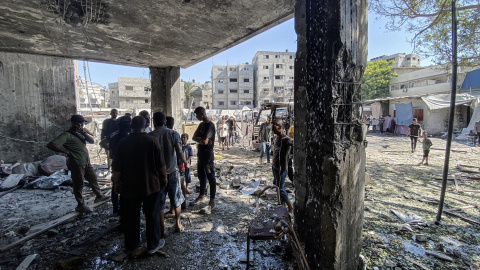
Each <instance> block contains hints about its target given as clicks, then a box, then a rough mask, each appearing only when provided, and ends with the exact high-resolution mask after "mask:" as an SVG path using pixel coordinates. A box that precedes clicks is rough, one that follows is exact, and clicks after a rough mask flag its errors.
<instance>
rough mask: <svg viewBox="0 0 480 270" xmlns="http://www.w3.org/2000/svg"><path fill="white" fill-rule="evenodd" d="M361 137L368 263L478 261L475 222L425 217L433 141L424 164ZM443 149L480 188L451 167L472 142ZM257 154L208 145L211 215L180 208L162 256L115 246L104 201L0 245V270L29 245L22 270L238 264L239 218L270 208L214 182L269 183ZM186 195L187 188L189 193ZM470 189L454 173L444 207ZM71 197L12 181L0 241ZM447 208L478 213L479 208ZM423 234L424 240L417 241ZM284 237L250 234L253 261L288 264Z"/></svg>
mask: <svg viewBox="0 0 480 270" xmlns="http://www.w3.org/2000/svg"><path fill="white" fill-rule="evenodd" d="M368 141H369V144H368V147H367V172H368V173H369V174H370V175H371V178H372V181H371V182H370V183H369V184H368V185H367V187H366V196H365V221H364V234H363V244H362V245H363V249H362V256H363V257H364V261H365V262H366V267H367V269H377V268H378V269H394V268H395V267H398V269H422V267H424V268H423V269H478V267H479V265H480V248H479V244H480V230H479V228H480V226H479V225H474V224H472V223H469V222H466V221H463V220H461V219H460V218H458V217H452V216H448V215H446V214H443V216H442V222H441V225H439V226H438V225H435V224H433V221H434V220H435V215H436V212H437V207H438V203H437V201H436V200H438V198H439V192H440V184H441V181H439V180H436V178H441V174H442V166H443V156H444V152H443V151H440V150H432V151H431V158H430V166H417V165H416V164H417V163H419V162H420V160H421V151H420V148H418V150H417V151H416V152H415V153H413V154H412V153H410V151H409V140H408V139H407V138H404V137H387V136H385V137H382V136H379V135H378V134H374V135H371V134H370V133H369V136H368ZM432 141H433V144H434V146H433V147H434V148H442V149H444V148H445V141H443V140H441V139H437V138H433V139H432ZM419 147H421V145H419ZM452 149H455V150H460V151H466V152H452V155H451V169H450V175H451V176H450V177H453V176H454V175H457V179H459V181H458V182H459V188H460V189H464V190H480V180H470V181H466V180H461V179H463V178H465V177H464V176H465V175H469V174H467V173H461V172H460V171H458V170H457V169H456V168H455V165H456V164H457V163H460V164H466V165H472V166H477V168H478V166H479V164H478V161H477V158H476V157H477V156H478V155H479V154H480V148H474V147H470V146H466V145H462V144H458V143H454V144H453V147H452ZM91 156H92V158H93V159H94V160H95V161H96V162H98V163H101V160H102V155H100V156H97V155H96V150H95V149H92V151H91ZM257 156H258V153H257V152H253V151H249V150H245V149H243V148H235V147H234V148H233V149H231V150H225V151H220V150H218V149H217V151H216V158H217V159H216V164H217V168H219V169H221V170H220V171H217V174H219V175H220V177H218V180H217V182H218V183H219V187H218V188H217V192H218V195H217V207H216V209H214V212H213V213H212V214H210V215H204V214H199V213H198V210H199V209H200V208H202V207H203V206H204V205H199V206H195V207H192V208H189V209H187V210H186V211H184V212H183V213H182V223H183V225H184V227H185V232H183V233H174V232H172V230H168V233H167V234H168V235H167V238H166V245H165V247H164V248H163V249H162V250H163V251H164V252H165V253H166V254H168V255H169V256H170V257H169V258H165V257H163V256H161V255H154V256H141V257H140V258H137V259H132V258H128V257H127V256H126V254H125V253H124V252H123V238H122V234H121V233H120V232H119V231H118V230H114V229H115V228H116V225H117V224H118V217H117V216H114V215H112V214H111V205H110V204H104V205H102V206H99V207H97V208H96V209H95V211H94V213H92V214H90V215H84V216H81V217H77V218H75V219H73V220H72V221H69V222H66V223H64V224H62V225H59V226H57V227H55V228H54V229H51V230H49V231H48V232H45V233H43V234H41V235H40V236H37V237H35V238H33V239H31V240H29V241H26V242H24V243H22V244H20V245H18V246H15V247H13V248H11V249H9V250H7V251H5V252H3V253H0V269H1V270H4V269H15V268H16V267H17V266H18V265H19V264H20V263H21V262H22V260H23V259H24V258H25V257H26V256H27V255H30V254H34V253H36V254H38V256H37V257H36V259H35V260H34V261H33V262H32V264H31V265H30V268H29V269H55V268H57V267H59V266H60V265H61V264H59V263H60V262H62V263H64V264H63V265H65V266H68V267H71V269H244V268H245V264H244V263H241V262H240V261H241V259H242V258H244V257H245V256H246V231H247V227H248V225H249V224H250V223H251V222H252V220H254V219H255V223H257V224H261V223H262V222H264V223H268V222H271V220H270V219H269V216H262V215H261V214H260V215H259V216H257V215H255V214H254V213H253V207H254V199H253V198H254V197H253V196H250V195H242V194H241V193H240V192H239V191H238V190H237V189H235V188H232V187H230V188H229V189H221V188H220V186H222V187H226V186H228V184H229V183H230V181H232V180H234V179H236V180H235V182H237V181H240V183H241V186H245V185H247V184H248V183H250V182H251V180H261V179H263V180H266V182H267V183H270V182H271V171H270V168H269V167H268V166H267V165H266V164H264V165H258V164H257V163H256V162H257V160H258V158H257ZM193 167H195V166H193ZM477 170H478V169H477ZM193 181H194V183H193V184H194V185H195V184H196V183H198V180H197V179H196V177H193ZM105 183H108V181H105ZM287 183H289V181H288V180H287ZM194 185H192V187H194ZM192 189H194V188H192ZM87 190H88V189H87ZM290 195H291V196H292V194H290ZM195 196H196V194H192V195H189V196H188V199H189V200H193V199H194V198H195ZM479 197H480V194H479V193H471V192H458V191H456V189H455V185H454V183H453V181H449V183H448V187H447V196H446V199H445V203H446V207H445V208H454V207H462V206H467V205H474V204H478V202H479ZM263 200H264V203H263V204H261V208H262V210H263V211H262V213H264V212H265V211H266V210H267V209H273V208H274V207H275V204H276V201H275V200H274V199H271V200H267V199H265V198H263ZM74 206H75V201H74V199H73V196H72V194H71V191H70V188H66V189H62V190H56V191H42V190H25V189H19V190H16V191H14V192H11V193H9V194H6V195H5V196H3V197H1V198H0V209H1V211H0V233H1V235H0V245H1V246H3V245H5V244H7V243H9V242H12V241H14V240H16V239H20V238H21V237H22V234H23V233H25V232H26V231H28V230H29V229H30V228H31V227H32V226H34V225H36V224H40V223H44V222H48V221H50V220H53V219H55V218H59V217H62V216H64V215H66V214H68V213H69V212H71V211H72V210H73V208H74ZM391 210H395V211H398V212H401V213H403V214H407V213H411V214H410V215H409V216H408V217H415V216H414V215H416V216H418V217H421V218H422V220H421V221H420V222H416V223H415V222H414V223H411V224H410V229H411V230H412V231H410V230H409V228H406V227H407V226H404V224H405V222H403V221H401V220H400V219H399V218H398V217H397V216H396V215H394V214H393V213H392V212H391ZM455 213H458V214H460V215H462V216H465V217H468V218H471V219H473V220H477V221H480V213H479V209H478V208H476V209H475V208H471V209H465V210H464V212H455ZM412 214H414V215H412ZM402 226H403V230H401V228H402ZM167 227H168V228H172V227H173V220H167ZM420 234H421V235H420ZM419 235H420V236H419ZM422 235H423V236H422ZM422 238H426V239H425V240H426V242H418V241H416V240H422ZM286 246H287V245H286V244H285V243H281V242H280V241H261V242H257V243H256V244H255V247H256V248H255V252H254V261H255V267H254V269H293V268H296V265H295V263H294V260H293V259H292V257H291V256H286V255H285V254H286V252H285V250H288V249H286ZM426 251H435V252H437V253H441V254H444V255H447V256H449V257H450V258H451V259H452V260H453V262H447V261H444V260H441V259H438V258H435V257H433V256H431V255H427V253H426ZM287 255H288V252H287ZM419 265H421V266H419Z"/></svg>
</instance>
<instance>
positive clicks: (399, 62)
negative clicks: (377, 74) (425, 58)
mask: <svg viewBox="0 0 480 270" xmlns="http://www.w3.org/2000/svg"><path fill="white" fill-rule="evenodd" d="M379 60H385V61H387V62H390V61H391V60H394V61H395V63H393V65H392V68H398V67H406V68H411V67H420V56H419V55H417V54H413V53H411V54H404V53H396V54H393V55H382V56H379V57H375V58H372V59H370V61H372V62H375V61H379Z"/></svg>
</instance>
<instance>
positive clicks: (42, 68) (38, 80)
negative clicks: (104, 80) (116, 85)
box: [0, 52, 76, 162]
mask: <svg viewBox="0 0 480 270" xmlns="http://www.w3.org/2000/svg"><path fill="white" fill-rule="evenodd" d="M0 111H1V113H0V139H1V140H2V143H0V159H2V160H4V161H5V162H14V161H21V162H31V161H36V160H42V159H43V158H45V157H47V156H48V155H52V154H54V152H52V151H50V150H47V148H45V145H46V144H47V142H49V141H51V140H53V139H54V138H55V137H56V136H57V135H58V134H60V133H61V132H63V131H65V130H67V129H68V128H69V127H70V116H71V115H73V114H75V112H76V102H75V74H74V65H73V60H71V59H65V58H59V57H49V56H39V55H30V54H18V53H5V52H0Z"/></svg>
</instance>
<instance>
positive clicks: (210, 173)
mask: <svg viewBox="0 0 480 270" xmlns="http://www.w3.org/2000/svg"><path fill="white" fill-rule="evenodd" d="M197 173H198V180H199V181H200V196H203V195H205V193H206V191H207V179H208V184H209V185H210V199H215V193H216V191H217V183H216V181H215V165H214V162H213V157H211V158H202V157H198V161H197Z"/></svg>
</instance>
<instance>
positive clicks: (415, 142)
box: [410, 136, 418, 150]
mask: <svg viewBox="0 0 480 270" xmlns="http://www.w3.org/2000/svg"><path fill="white" fill-rule="evenodd" d="M417 140H418V137H415V136H410V142H411V143H412V150H415V148H417Z"/></svg>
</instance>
